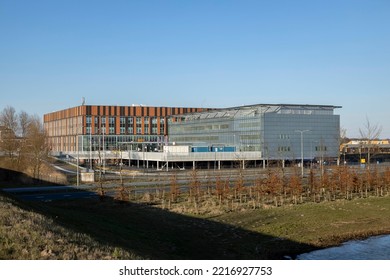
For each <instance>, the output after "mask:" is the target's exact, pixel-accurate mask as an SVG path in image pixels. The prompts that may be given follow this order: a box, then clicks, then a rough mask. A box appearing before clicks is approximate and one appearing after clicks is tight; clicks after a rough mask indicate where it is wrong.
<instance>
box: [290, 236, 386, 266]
mask: <svg viewBox="0 0 390 280" xmlns="http://www.w3.org/2000/svg"><path fill="white" fill-rule="evenodd" d="M297 259H298V260H390V235H382V236H375V237H370V238H368V239H365V240H356V241H348V242H345V243H343V244H342V245H341V246H338V247H332V248H327V249H322V250H317V251H313V252H310V253H306V254H302V255H299V256H297Z"/></svg>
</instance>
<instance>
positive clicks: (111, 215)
mask: <svg viewBox="0 0 390 280" xmlns="http://www.w3.org/2000/svg"><path fill="white" fill-rule="evenodd" d="M14 197H16V198H18V195H15V196H14ZM14 201H15V203H16V204H17V206H19V207H21V208H24V209H27V210H29V211H35V212H39V213H41V214H43V215H45V216H47V217H50V218H52V219H54V220H55V221H56V222H57V223H59V224H61V225H62V226H65V227H66V228H69V229H72V230H75V231H77V232H80V233H85V234H88V235H89V236H91V237H92V238H94V239H95V240H97V241H99V242H100V243H101V244H102V245H110V246H115V247H120V248H123V249H125V250H128V251H131V252H133V253H134V254H136V255H137V256H139V257H141V258H145V259H155V260H164V259H185V260H196V259H202V260H205V259H220V260H225V259H283V258H285V256H290V257H292V258H294V257H295V256H296V255H297V254H301V253H303V252H308V251H312V250H315V249H318V248H316V247H314V246H312V245H308V244H304V243H297V242H294V241H291V240H287V239H281V238H278V237H276V236H270V235H265V234H261V233H258V232H254V231H249V230H246V229H243V228H240V227H236V226H232V225H228V224H224V223H220V222H216V221H213V220H210V219H204V218H200V217H194V216H187V215H182V214H176V213H173V212H170V211H167V210H162V209H159V208H156V207H153V206H150V205H147V204H139V203H132V202H119V201H117V200H114V199H113V198H112V197H108V196H105V197H104V198H103V199H102V198H99V197H97V198H96V197H95V198H89V199H72V200H58V201H52V202H42V201H25V200H21V199H20V197H19V200H14Z"/></svg>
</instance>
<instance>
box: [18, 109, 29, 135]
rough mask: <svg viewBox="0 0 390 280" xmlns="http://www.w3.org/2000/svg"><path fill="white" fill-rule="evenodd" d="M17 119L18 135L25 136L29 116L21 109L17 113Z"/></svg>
mask: <svg viewBox="0 0 390 280" xmlns="http://www.w3.org/2000/svg"><path fill="white" fill-rule="evenodd" d="M18 120H19V129H18V130H19V135H20V136H21V137H26V135H27V131H28V126H29V125H30V122H31V117H30V115H29V114H28V113H26V112H25V111H22V112H20V113H19V115H18Z"/></svg>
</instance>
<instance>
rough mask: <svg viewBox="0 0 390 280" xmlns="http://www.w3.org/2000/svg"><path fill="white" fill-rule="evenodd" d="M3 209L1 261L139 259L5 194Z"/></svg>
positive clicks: (0, 199) (1, 200)
mask: <svg viewBox="0 0 390 280" xmlns="http://www.w3.org/2000/svg"><path fill="white" fill-rule="evenodd" d="M0 210H1V211H0V259H9V260H11V259H27V260H48V259H61V260H73V259H84V260H88V259H103V260H111V259H138V257H137V256H136V255H134V254H132V253H130V252H127V251H125V250H123V249H121V248H118V247H111V246H106V245H102V244H100V243H98V242H96V241H95V240H94V239H92V238H91V237H90V236H88V235H86V234H83V233H78V232H75V231H72V230H69V229H67V228H64V227H62V226H60V225H58V224H57V223H56V222H55V221H54V220H52V219H50V218H47V217H45V216H43V215H41V214H38V213H35V212H31V211H27V210H24V209H22V208H20V207H18V206H16V205H15V201H13V200H11V199H9V198H6V197H3V196H2V195H0Z"/></svg>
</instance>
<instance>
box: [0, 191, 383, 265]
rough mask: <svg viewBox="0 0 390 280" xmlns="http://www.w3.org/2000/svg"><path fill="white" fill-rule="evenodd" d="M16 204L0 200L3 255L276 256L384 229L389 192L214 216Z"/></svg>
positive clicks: (129, 206) (77, 204) (134, 207)
mask: <svg viewBox="0 0 390 280" xmlns="http://www.w3.org/2000/svg"><path fill="white" fill-rule="evenodd" d="M18 204H19V202H16V201H13V200H10V199H8V198H1V200H0V208H1V214H0V238H1V239H0V240H1V242H0V258H3V259H20V258H22V259H50V258H52V259H91V258H92V259H110V258H119V259H122V258H124V259H128V258H138V257H140V258H147V259H281V258H283V257H284V256H285V255H289V256H294V255H296V254H299V253H302V252H307V251H310V250H313V249H316V248H322V247H327V246H333V245H337V244H339V243H340V242H343V241H346V240H349V239H356V238H364V237H367V236H371V235H377V234H385V233H390V219H389V218H388V217H390V197H381V198H374V197H372V198H365V199H354V200H349V201H347V200H339V201H334V202H322V203H305V204H301V205H294V206H283V207H269V208H267V209H256V210H250V209H242V210H241V211H240V210H238V211H236V212H230V213H219V214H215V215H214V216H211V215H210V214H207V215H196V216H194V215H191V216H190V215H185V214H176V213H173V212H170V211H167V210H162V209H159V208H156V207H151V206H148V205H145V204H137V203H118V202H117V201H114V200H112V199H111V198H105V199H104V200H103V201H98V200H84V201H82V200H76V201H63V202H55V203H54V202H53V203H29V205H27V204H26V203H23V204H20V205H18ZM39 213H40V214H39Z"/></svg>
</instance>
